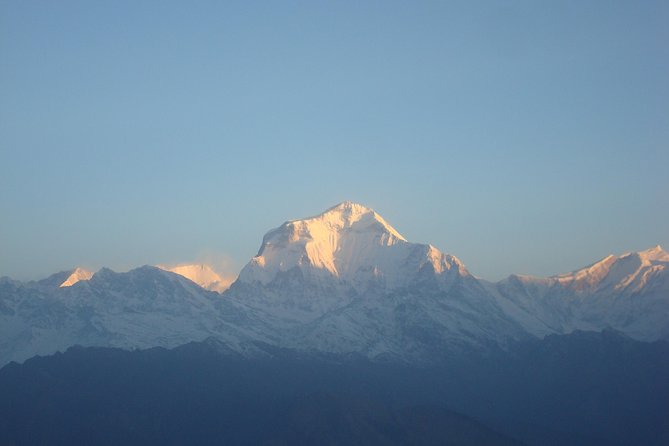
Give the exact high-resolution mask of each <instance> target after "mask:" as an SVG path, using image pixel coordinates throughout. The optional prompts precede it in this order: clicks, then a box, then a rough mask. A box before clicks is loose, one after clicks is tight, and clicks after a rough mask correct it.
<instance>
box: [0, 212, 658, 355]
mask: <svg viewBox="0 0 669 446" xmlns="http://www.w3.org/2000/svg"><path fill="white" fill-rule="evenodd" d="M668 259H669V255H668V254H667V253H666V252H665V251H663V250H662V248H660V247H659V246H658V247H655V248H653V249H650V250H647V251H643V252H640V253H631V254H625V255H622V256H619V257H616V256H609V257H607V258H605V259H603V260H602V261H600V262H597V263H595V264H593V265H591V266H589V267H586V268H583V269H581V270H577V271H574V272H572V273H568V274H562V275H558V276H554V277H549V278H533V277H527V276H510V277H509V278H507V279H505V280H502V281H500V282H497V283H490V282H486V281H484V280H481V279H478V278H476V277H475V276H473V275H472V274H470V273H469V272H468V271H467V269H466V268H465V266H464V265H463V263H462V262H461V261H459V260H458V259H457V258H456V257H454V256H452V255H449V254H445V253H442V252H441V251H439V250H438V249H437V248H435V247H433V246H431V245H423V244H416V243H411V242H409V241H407V240H406V239H405V238H404V237H403V236H402V235H401V234H400V233H399V232H398V231H397V230H396V229H395V228H393V227H392V226H391V225H390V224H389V223H387V222H386V221H385V220H384V219H383V218H382V217H381V216H379V214H377V213H376V212H375V211H373V210H372V209H370V208H368V207H365V206H362V205H359V204H356V203H352V202H344V203H341V204H339V205H337V206H334V207H332V208H330V209H328V210H326V211H325V212H324V213H322V214H320V215H317V216H315V217H310V218H305V219H302V220H293V221H289V222H286V223H284V224H283V225H281V226H279V227H278V228H276V229H273V230H271V231H270V232H268V233H267V234H266V235H265V237H264V238H263V241H262V244H261V246H260V250H259V252H258V255H257V256H255V257H254V258H253V259H251V260H250V262H249V263H248V264H247V265H246V266H245V267H244V268H243V270H242V271H241V273H240V275H239V278H238V279H237V280H236V281H235V282H234V283H233V284H232V285H231V286H230V288H229V289H227V290H226V291H225V292H223V293H222V294H219V293H214V292H211V291H208V290H206V289H204V288H203V286H204V287H206V288H215V287H216V286H218V285H220V281H219V280H218V279H219V278H220V276H217V275H216V274H215V273H214V272H213V271H212V270H210V269H208V268H207V267H206V265H185V266H184V267H183V268H177V269H174V268H173V269H172V270H173V271H174V272H171V271H165V270H161V269H158V268H154V267H148V266H147V267H141V268H137V269H135V270H131V271H129V272H127V273H115V272H113V271H111V270H108V269H104V268H103V269H102V270H100V271H99V272H98V273H96V274H95V275H93V276H92V277H91V276H90V275H89V274H90V273H88V272H86V271H83V270H75V271H68V272H63V273H58V274H54V275H53V276H51V277H49V278H47V279H45V280H42V281H38V282H28V283H21V282H17V281H13V280H11V279H8V278H2V279H0V364H4V363H6V362H8V361H11V360H17V361H22V360H25V359H27V358H29V357H31V356H33V355H36V354H49V353H53V352H55V351H62V350H63V349H65V348H67V347H68V346H71V345H74V344H81V345H88V346H117V347H122V348H136V347H151V346H162V347H173V346H176V345H179V344H183V343H185V342H188V341H197V340H202V339H205V338H207V337H210V336H212V337H215V338H217V339H220V340H221V341H222V342H224V343H226V345H228V348H229V349H230V350H231V351H235V352H237V353H239V354H243V355H250V356H253V355H257V354H263V353H262V351H259V349H258V348H257V345H270V346H273V347H279V348H288V349H295V350H299V351H305V352H325V353H343V354H359V355H364V356H366V357H369V358H373V359H375V360H384V361H398V362H419V363H435V362H440V361H445V360H448V358H449V357H450V356H451V355H452V354H454V353H464V352H469V353H481V352H488V353H490V352H493V351H495V350H499V349H507V348H508V346H509V345H511V344H513V343H516V342H519V341H523V340H526V339H529V338H533V337H539V338H541V337H543V336H545V335H547V334H552V333H570V332H572V331H574V330H594V331H601V330H602V329H606V328H613V329H616V330H619V331H621V332H624V333H625V334H627V335H629V336H631V337H633V338H635V339H640V340H655V339H667V338H669V279H668V274H669V273H668V272H667V271H669V268H668V265H669V260H668ZM175 273H178V274H175ZM65 284H68V285H69V286H61V285H65ZM198 284H199V285H198ZM260 350H262V349H260Z"/></svg>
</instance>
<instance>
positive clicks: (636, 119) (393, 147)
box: [0, 0, 669, 279]
mask: <svg viewBox="0 0 669 446" xmlns="http://www.w3.org/2000/svg"><path fill="white" fill-rule="evenodd" d="M668 23H669V2H666V1H664V0H661V1H641V2H639V1H631V0H630V1H611V0H606V1H582V0H578V1H559V2H542V1H534V0H532V1H498V2H485V1H462V2H455V1H448V2H447V1H434V2H421V1H407V2H391V1H380V2H368V1H350V2H348V1H342V2H339V1H338V2H319V1H304V2H289V1H285V2H284V1H282V2H278V1H269V2H253V1H241V2H222V1H221V2H219V1H212V2H204V1H192V2H191V1H181V2H169V1H156V2H150V1H110V2H101V1H80V2H73V1H51V0H49V1H18V0H17V1H6V0H2V1H0V276H2V275H9V276H11V277H14V278H17V279H32V278H40V277H43V276H46V275H48V274H50V273H52V272H56V271H59V270H64V269H69V268H71V267H73V266H76V265H84V266H87V267H90V268H93V269H96V268H99V267H101V266H108V267H111V268H112V269H116V270H124V269H128V268H130V267H134V266H139V265H142V264H155V263H165V262H188V261H194V260H212V259H213V260H216V262H227V263H228V267H229V268H232V269H235V268H236V269H239V268H240V267H241V266H242V265H243V264H244V263H245V262H246V261H247V260H248V259H249V258H250V257H251V256H253V255H254V254H255V253H256V251H257V249H258V247H259V246H260V242H261V240H262V236H263V234H264V233H265V232H266V231H267V230H269V229H271V228H273V227H276V226H278V225H279V224H281V223H282V222H283V221H285V220H288V219H295V218H300V217H305V216H309V215H313V214H317V213H319V212H321V211H323V210H325V209H326V208H328V207H330V206H332V205H334V204H336V203H338V202H340V201H343V200H353V201H357V202H361V203H363V204H366V205H368V206H371V207H373V208H374V209H375V210H377V211H378V212H379V213H380V214H381V215H382V216H383V217H384V218H385V219H386V220H387V221H388V222H389V223H391V224H392V225H393V226H395V227H396V228H397V229H398V230H399V232H400V233H402V234H403V235H404V236H405V237H406V238H407V239H408V240H410V241H416V242H425V243H428V242H429V243H432V244H433V245H435V246H437V247H438V248H440V249H441V250H443V251H445V252H448V253H451V254H454V255H456V256H458V257H459V258H460V259H461V260H462V261H463V262H464V263H465V264H466V265H467V266H468V268H469V269H470V271H471V272H472V273H474V274H476V275H479V276H481V277H484V278H488V279H499V278H502V277H504V276H506V275H508V274H509V273H512V272H516V273H531V274H537V275H549V274H555V273H559V272H564V271H569V270H572V269H575V268H577V267H581V266H584V265H586V264H588V263H591V262H593V261H595V260H598V259H599V258H601V257H604V256H605V255H606V254H609V253H614V254H620V253H623V252H626V251H636V250H641V249H645V248H648V247H651V246H654V245H656V244H662V245H663V246H664V247H665V248H667V247H669V26H668V25H667V24H668Z"/></svg>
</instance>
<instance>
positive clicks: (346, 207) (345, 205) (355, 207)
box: [324, 200, 374, 214]
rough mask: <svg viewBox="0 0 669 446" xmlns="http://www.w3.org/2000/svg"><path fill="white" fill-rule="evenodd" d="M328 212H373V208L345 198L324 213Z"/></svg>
mask: <svg viewBox="0 0 669 446" xmlns="http://www.w3.org/2000/svg"><path fill="white" fill-rule="evenodd" d="M328 212H350V213H352V214H365V213H369V212H374V210H373V209H371V208H369V207H367V206H365V205H362V204H360V203H355V202H353V201H349V200H346V201H342V202H341V203H339V204H336V205H334V206H332V207H331V208H329V209H327V210H326V211H325V212H324V214H327V213H328Z"/></svg>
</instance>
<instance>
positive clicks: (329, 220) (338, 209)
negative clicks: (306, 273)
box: [289, 201, 406, 241]
mask: <svg viewBox="0 0 669 446" xmlns="http://www.w3.org/2000/svg"><path fill="white" fill-rule="evenodd" d="M312 220H321V221H323V222H324V223H325V224H326V225H328V226H330V227H332V228H335V229H345V228H349V227H351V226H352V225H353V224H355V223H357V222H360V221H363V220H367V221H369V222H376V223H378V225H377V228H376V229H377V230H381V231H383V232H387V233H388V234H391V235H392V236H393V237H394V238H396V239H398V240H401V241H406V239H405V238H404V237H403V236H402V234H400V233H399V232H398V231H397V230H396V229H395V228H393V227H392V226H391V225H390V224H388V222H386V221H385V220H384V219H383V217H381V216H380V215H379V214H377V213H376V212H375V211H374V209H372V208H370V207H367V206H365V205H362V204H360V203H355V202H353V201H343V202H341V203H339V204H337V205H335V206H332V207H331V208H329V209H327V210H326V211H325V212H323V213H322V214H319V215H316V216H314V217H309V218H306V219H304V220H293V221H291V222H289V223H298V222H308V221H312Z"/></svg>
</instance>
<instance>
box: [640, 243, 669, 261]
mask: <svg viewBox="0 0 669 446" xmlns="http://www.w3.org/2000/svg"><path fill="white" fill-rule="evenodd" d="M637 254H638V255H639V257H640V258H641V260H644V261H647V262H657V261H659V262H669V253H667V251H665V250H664V249H662V247H661V246H660V245H656V246H654V247H652V248H649V249H646V250H645V251H640V252H638V253H637Z"/></svg>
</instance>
